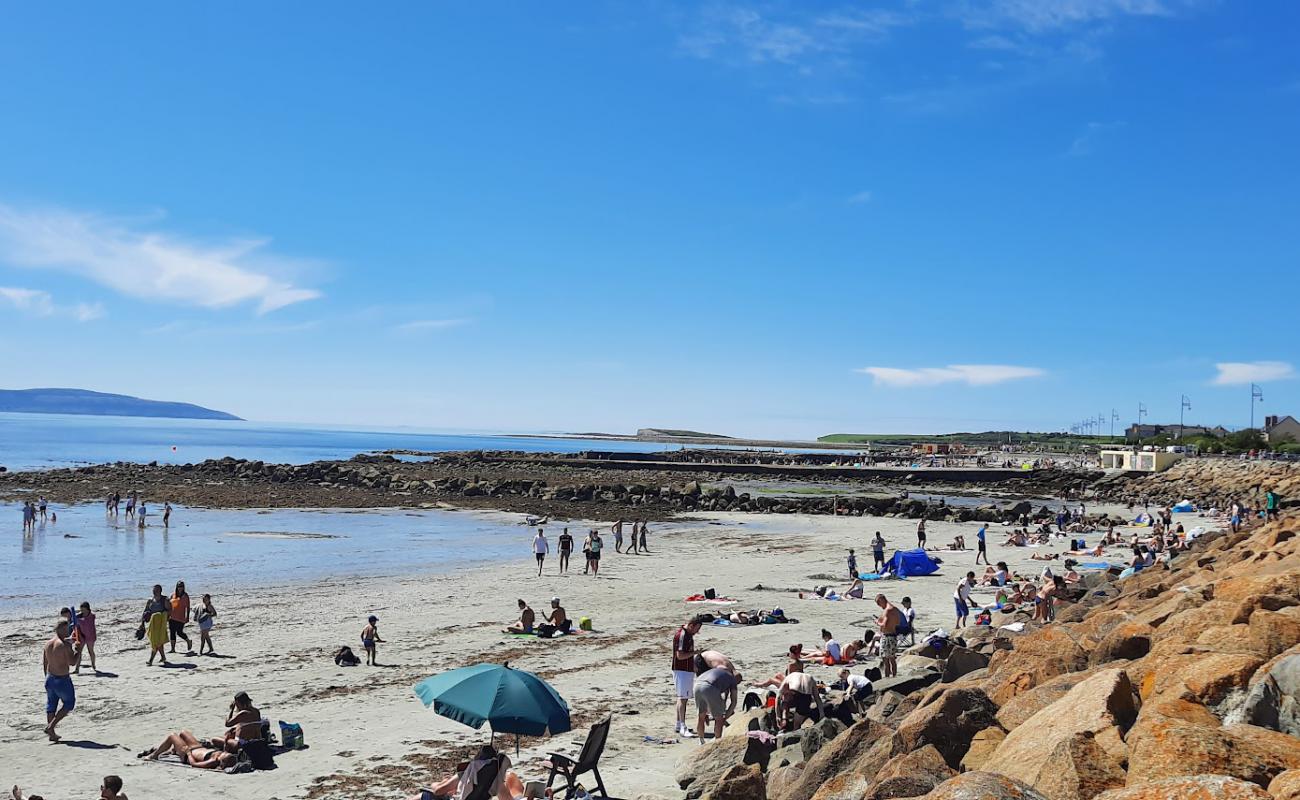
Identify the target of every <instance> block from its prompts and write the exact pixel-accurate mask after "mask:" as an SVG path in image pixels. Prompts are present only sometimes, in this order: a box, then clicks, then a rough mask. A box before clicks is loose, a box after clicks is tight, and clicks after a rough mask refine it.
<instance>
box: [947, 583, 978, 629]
mask: <svg viewBox="0 0 1300 800" xmlns="http://www.w3.org/2000/svg"><path fill="white" fill-rule="evenodd" d="M974 585H975V573H974V572H967V573H966V577H964V578H962V579H961V580H960V581H957V591H955V592H953V593H952V602H953V605H954V606H956V607H957V625H956V628H958V629H960V628H964V627H966V617H967V616H969V615H970V603H971V600H970V587H972V586H974Z"/></svg>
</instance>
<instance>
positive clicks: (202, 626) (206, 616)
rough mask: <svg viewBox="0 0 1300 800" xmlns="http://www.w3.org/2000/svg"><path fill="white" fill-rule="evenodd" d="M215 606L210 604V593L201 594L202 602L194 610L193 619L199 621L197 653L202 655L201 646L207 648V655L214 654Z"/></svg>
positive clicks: (215, 652) (215, 651)
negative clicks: (213, 627)
mask: <svg viewBox="0 0 1300 800" xmlns="http://www.w3.org/2000/svg"><path fill="white" fill-rule="evenodd" d="M216 619H217V607H216V606H214V605H212V595H210V594H205V595H203V599H202V602H201V603H200V605H199V607H198V608H197V609H195V611H194V621H195V622H197V623H199V655H203V648H204V647H207V648H208V654H209V655H214V656H215V655H216V654H217V650H216V648H215V647H213V646H212V626H213V625H214V624H215V623H216Z"/></svg>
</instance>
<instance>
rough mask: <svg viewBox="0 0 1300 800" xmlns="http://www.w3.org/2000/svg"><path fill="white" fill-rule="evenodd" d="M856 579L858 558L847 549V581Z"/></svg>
mask: <svg viewBox="0 0 1300 800" xmlns="http://www.w3.org/2000/svg"><path fill="white" fill-rule="evenodd" d="M857 579H858V556H857V554H856V553H854V552H853V548H852V547H850V548H849V580H851V581H855V580H857Z"/></svg>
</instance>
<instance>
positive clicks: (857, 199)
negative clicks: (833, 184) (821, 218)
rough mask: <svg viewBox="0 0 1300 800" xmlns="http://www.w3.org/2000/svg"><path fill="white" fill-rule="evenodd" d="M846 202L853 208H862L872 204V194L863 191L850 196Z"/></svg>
mask: <svg viewBox="0 0 1300 800" xmlns="http://www.w3.org/2000/svg"><path fill="white" fill-rule="evenodd" d="M846 202H847V203H848V204H849V205H851V206H860V205H864V204H866V203H870V202H871V192H870V191H868V190H866V189H863V190H862V191H860V192H855V193H854V194H851V195H849V196H848V198H847V200H846Z"/></svg>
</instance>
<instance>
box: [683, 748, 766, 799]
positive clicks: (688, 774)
mask: <svg viewBox="0 0 1300 800" xmlns="http://www.w3.org/2000/svg"><path fill="white" fill-rule="evenodd" d="M748 748H749V737H747V736H736V737H732V738H727V737H723V738H721V739H718V740H717V741H714V742H710V743H708V744H707V745H703V746H698V747H692V748H689V749H690V750H691V752H690V753H689V754H687V755H686V756H685V757H684V758H682V760H681V761H680V762H679V763H678V765H677V772H676V774H675V775H674V779H675V780H676V781H677V785H678V786H679V787H680V788H682V789H684V790H685V791H686V798H687V800H694V798H697V797H699V796H701V795H703V794H704V793H705V792H706V791H708V790H710V789H712V788H713V787H714V786H716V785H717V783H718V782H719V781H720V780H722V776H723V775H725V774H726V773H727V772H728V771H729V770H730V769H731V768H732V767H734V766H736V765H737V764H743V763H744V761H745V751H746V750H747V749H748Z"/></svg>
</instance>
